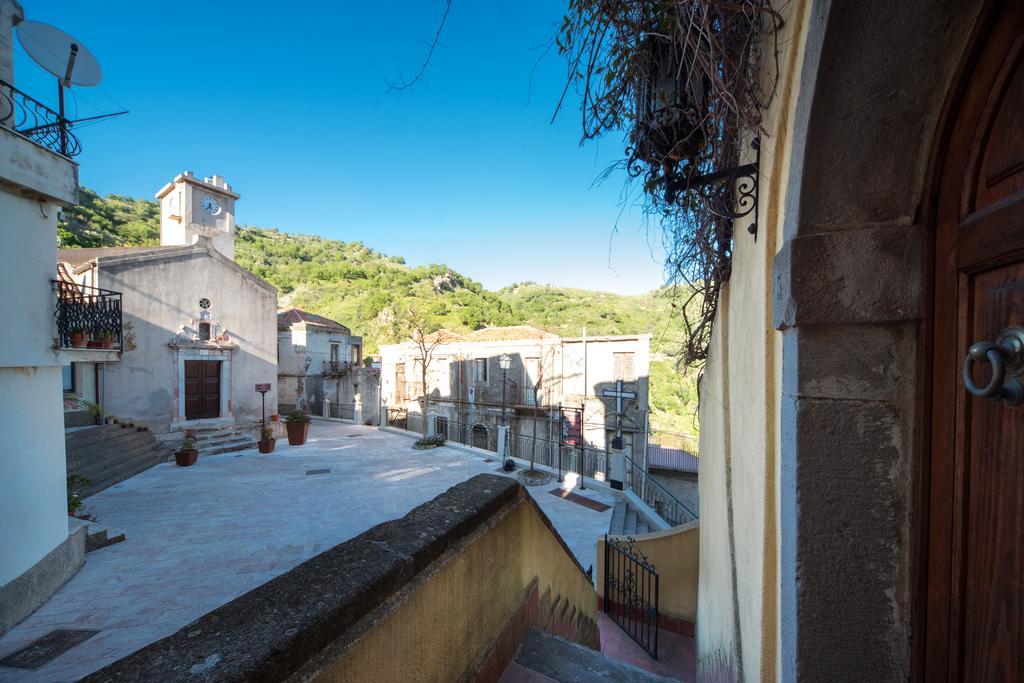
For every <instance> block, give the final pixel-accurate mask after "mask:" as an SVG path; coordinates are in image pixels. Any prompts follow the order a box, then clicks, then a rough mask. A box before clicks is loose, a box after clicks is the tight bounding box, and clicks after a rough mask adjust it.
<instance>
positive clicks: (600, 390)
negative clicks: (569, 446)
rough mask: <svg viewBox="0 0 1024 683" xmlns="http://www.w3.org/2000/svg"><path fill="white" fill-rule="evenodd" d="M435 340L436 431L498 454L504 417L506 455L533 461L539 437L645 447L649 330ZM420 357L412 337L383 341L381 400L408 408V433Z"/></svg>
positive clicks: (431, 384)
mask: <svg viewBox="0 0 1024 683" xmlns="http://www.w3.org/2000/svg"><path fill="white" fill-rule="evenodd" d="M439 337H440V340H441V341H440V343H438V344H437V346H436V347H435V348H434V350H433V354H432V358H431V360H430V362H428V364H427V370H428V374H427V386H426V387H425V389H426V393H427V394H428V395H429V396H430V401H431V405H430V413H431V414H430V419H431V420H433V421H434V428H435V429H436V430H437V431H438V432H441V433H445V434H447V435H448V437H449V438H451V439H457V440H460V441H463V442H464V443H467V444H469V445H474V446H479V447H482V448H490V449H492V450H493V449H494V447H495V443H496V439H497V428H498V426H499V425H500V424H502V419H503V415H504V419H505V420H506V421H507V423H508V425H509V427H510V431H511V432H512V434H513V438H514V443H513V446H514V447H513V448H512V449H510V451H511V452H512V454H513V455H518V456H520V457H524V458H527V459H528V458H529V451H531V450H532V449H533V446H534V444H535V443H539V444H541V445H543V443H544V442H545V441H546V442H552V441H554V442H558V441H559V440H563V441H567V442H571V443H578V442H579V439H580V437H581V431H582V440H583V443H584V444H585V445H586V446H587V447H589V448H591V449H594V450H595V451H604V450H606V448H608V447H611V446H612V445H613V441H614V442H615V443H614V445H618V446H621V448H620V449H618V450H621V451H624V452H625V453H626V454H627V455H631V454H632V453H641V452H642V451H643V444H644V434H645V428H646V420H647V410H648V368H649V364H650V359H649V355H650V336H649V335H626V336H614V337H608V336H601V337H589V338H583V337H574V338H565V337H559V336H557V335H554V334H550V333H548V332H544V331H543V330H539V329H537V328H535V327H530V326H526V325H520V326H513V327H487V328H484V329H481V330H476V331H475V332H469V333H465V334H462V333H454V332H447V331H441V332H438V333H435V334H434V335H430V336H428V340H430V341H434V340H437V339H438V338H439ZM421 355H422V352H421V350H420V347H419V345H418V344H416V343H415V342H413V341H411V340H410V341H407V342H404V343H402V344H392V345H387V346H383V347H381V378H382V379H381V396H382V403H384V404H386V406H387V407H388V408H389V409H391V410H393V411H394V410H397V411H405V414H406V416H407V417H406V419H407V421H408V422H407V425H408V428H409V429H416V428H418V427H417V426H414V424H413V423H415V424H416V425H418V424H420V423H419V422H418V420H419V419H420V415H421V413H422V407H421V403H420V397H421V396H422V395H423V392H424V386H423V380H422V372H421V364H422V361H421ZM502 356H507V357H508V364H509V367H508V369H507V370H505V371H504V372H503V371H502V368H501V364H500V360H501V358H502ZM503 387H504V388H503ZM615 394H620V396H619V397H618V399H617V397H616V396H615ZM503 405H504V408H503ZM581 427H582V430H581ZM617 436H621V442H619V441H618V440H616V437H617ZM515 447H518V448H519V449H520V450H515ZM524 448H525V449H526V450H523V449H524ZM601 469H603V467H601Z"/></svg>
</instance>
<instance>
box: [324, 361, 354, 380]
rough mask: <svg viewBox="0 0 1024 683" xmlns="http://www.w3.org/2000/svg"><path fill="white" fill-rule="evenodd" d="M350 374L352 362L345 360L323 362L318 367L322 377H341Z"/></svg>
mask: <svg viewBox="0 0 1024 683" xmlns="http://www.w3.org/2000/svg"><path fill="white" fill-rule="evenodd" d="M350 372H352V362H351V361H347V360H335V359H332V360H325V361H322V362H321V365H320V374H321V375H323V376H324V377H341V376H343V375H347V374H348V373H350Z"/></svg>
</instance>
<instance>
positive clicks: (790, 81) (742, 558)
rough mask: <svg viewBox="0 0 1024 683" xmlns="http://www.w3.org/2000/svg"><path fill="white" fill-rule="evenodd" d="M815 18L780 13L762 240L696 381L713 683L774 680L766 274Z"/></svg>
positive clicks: (707, 663) (775, 349) (702, 623)
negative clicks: (804, 59)
mask: <svg viewBox="0 0 1024 683" xmlns="http://www.w3.org/2000/svg"><path fill="white" fill-rule="evenodd" d="M810 8H811V2H808V1H801V2H795V3H792V4H790V5H787V6H786V7H785V9H784V12H783V19H784V23H783V28H782V30H781V32H780V34H779V36H778V44H779V46H780V53H779V58H780V64H779V70H780V72H781V73H780V79H779V83H778V90H777V91H776V95H775V98H774V100H773V101H772V104H771V107H770V108H769V110H768V111H767V112H766V114H765V121H764V125H765V128H766V130H767V133H766V134H763V135H762V140H761V172H760V175H759V182H760V192H759V215H758V217H757V222H758V234H757V239H756V241H755V240H754V239H753V238H752V237H751V236H750V235H749V234H748V233H747V231H746V226H747V223H746V222H744V221H739V222H737V225H736V227H735V240H734V242H735V245H734V251H733V267H732V275H731V278H730V280H729V282H728V283H727V284H726V285H725V286H724V287H723V291H722V296H721V299H720V301H719V310H718V316H717V319H716V321H715V326H714V331H713V335H712V340H711V347H710V351H709V357H708V362H707V365H706V367H705V370H704V376H703V379H702V381H701V406H700V422H701V441H700V476H699V492H700V503H701V526H700V548H701V561H700V581H699V594H698V607H697V661H698V676H699V677H701V678H704V679H706V680H726V679H728V678H731V677H733V676H740V677H742V679H744V680H765V679H769V680H770V679H773V678H774V677H775V676H776V675H777V672H778V670H779V655H780V653H779V645H778V643H779V623H780V622H779V578H778V577H779V546H778V539H779V523H780V522H779V511H778V500H779V498H778V481H779V457H778V453H779V433H778V432H779V428H778V426H779V410H778V409H779V396H780V392H781V383H780V371H781V366H782V344H781V335H780V334H779V333H778V332H777V331H775V329H774V327H773V324H772V319H771V310H772V302H771V286H772V280H771V275H772V260H773V258H774V257H775V255H776V253H777V252H778V250H779V249H780V248H781V246H782V234H783V225H784V222H785V221H786V220H790V218H789V217H787V215H786V212H785V209H786V205H785V204H786V195H787V190H788V188H787V187H786V185H785V183H786V181H787V179H788V177H789V161H790V158H791V156H792V153H793V152H792V149H791V148H792V145H793V144H794V139H796V137H795V136H794V134H793V131H792V130H791V126H792V120H793V116H794V108H795V106H796V102H797V96H798V93H799V85H800V73H801V71H800V64H801V60H802V56H803V49H804V43H805V41H806V30H807V21H808V13H809V11H810ZM766 78H770V76H769V75H767V74H766ZM766 82H769V80H766Z"/></svg>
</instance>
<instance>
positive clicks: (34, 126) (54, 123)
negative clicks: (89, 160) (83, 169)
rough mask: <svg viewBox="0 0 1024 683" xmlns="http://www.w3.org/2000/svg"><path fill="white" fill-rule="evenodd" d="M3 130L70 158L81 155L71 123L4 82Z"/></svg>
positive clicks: (0, 100)
mask: <svg viewBox="0 0 1024 683" xmlns="http://www.w3.org/2000/svg"><path fill="white" fill-rule="evenodd" d="M0 126H3V127H4V128H8V129H10V130H13V131H14V132H15V133H17V134H18V135H21V136H22V137H25V138H28V139H29V140H31V141H32V142H35V143H36V144H39V145H42V146H43V147H46V148H47V149H49V150H50V151H52V152H56V153H57V154H62V155H64V156H66V157H68V158H71V157H73V156H76V155H77V154H78V153H79V152H81V151H82V143H81V142H79V140H78V138H77V137H75V135H74V133H72V132H71V126H72V123H71V121H69V120H68V119H66V118H64V117H63V116H61V115H60V114H58V113H57V112H55V111H54V110H52V109H50V108H49V107H47V106H46V105H45V104H43V103H42V102H40V101H38V100H36V99H34V98H32V97H30V96H29V95H27V94H25V93H23V92H22V91H20V90H18V89H17V88H15V87H14V86H13V85H11V84H10V83H7V82H6V81H3V80H0Z"/></svg>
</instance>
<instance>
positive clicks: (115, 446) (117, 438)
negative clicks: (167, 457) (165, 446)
mask: <svg viewBox="0 0 1024 683" xmlns="http://www.w3.org/2000/svg"><path fill="white" fill-rule="evenodd" d="M65 446H66V451H67V470H68V472H70V473H74V474H78V475H80V476H83V477H85V478H86V479H88V480H89V482H90V483H89V485H88V486H84V487H82V489H81V491H80V495H81V496H82V498H86V497H88V496H92V495H95V494H97V493H99V492H100V491H103V490H104V489H107V488H110V487H111V486H114V485H115V484H118V483H120V482H122V481H124V480H125V479H128V478H129V477H133V476H135V475H136V474H138V473H139V472H143V471H145V470H147V469H149V468H150V467H152V466H154V465H156V464H159V463H160V462H162V459H163V453H162V448H161V445H160V443H159V442H158V441H157V439H156V437H155V436H154V435H153V433H152V432H150V431H142V432H140V431H138V430H137V429H135V428H122V427H121V426H120V425H102V426H99V427H95V428H90V429H82V430H76V431H74V432H69V433H68V434H67V435H66V437H65ZM99 540H102V539H97V541H99Z"/></svg>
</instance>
